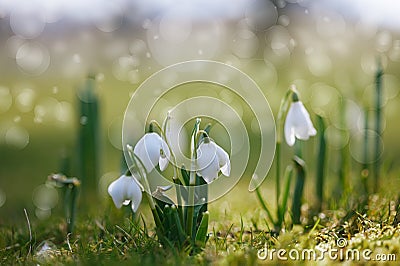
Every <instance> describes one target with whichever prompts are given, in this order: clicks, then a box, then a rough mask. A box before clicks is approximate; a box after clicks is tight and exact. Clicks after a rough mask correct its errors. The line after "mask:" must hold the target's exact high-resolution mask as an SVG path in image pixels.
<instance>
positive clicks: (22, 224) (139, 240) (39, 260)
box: [0, 184, 400, 265]
mask: <svg viewBox="0 0 400 266" xmlns="http://www.w3.org/2000/svg"><path fill="white" fill-rule="evenodd" d="M244 188H245V186H244V185H243V184H240V185H239V186H237V187H236V188H234V189H233V190H232V191H231V192H230V194H228V195H227V196H224V197H223V198H222V199H220V200H218V201H216V202H214V203H212V204H210V213H211V217H210V220H211V222H210V225H209V229H208V233H209V240H208V242H207V244H206V246H205V248H204V250H203V251H202V252H200V253H199V254H197V255H194V256H189V255H188V254H187V253H185V252H184V251H183V252H178V251H177V250H171V249H169V248H167V247H162V246H161V245H160V244H159V243H158V241H157V238H156V234H155V231H154V227H153V224H152V223H151V215H150V213H149V210H148V209H147V207H145V206H146V204H143V205H142V207H141V209H142V211H141V212H142V215H140V216H139V217H136V218H135V219H133V220H132V217H131V216H130V214H129V212H128V211H126V210H116V209H115V208H112V206H111V203H110V202H107V203H105V205H104V208H101V210H102V211H101V212H99V211H95V210H94V209H95V207H94V206H92V207H90V209H91V211H90V212H85V214H84V213H82V212H81V213H80V216H79V219H78V221H77V224H76V228H75V233H74V234H73V235H67V233H66V232H67V228H66V225H65V222H64V220H63V218H62V217H61V216H59V215H53V216H52V218H50V219H49V220H45V221H40V220H36V219H35V218H34V215H32V214H31V213H29V212H28V219H29V222H30V227H31V231H32V239H30V234H29V230H28V223H27V220H26V219H25V220H21V221H19V222H18V223H17V224H15V225H12V226H11V225H8V226H2V227H0V264H1V265H19V264H27V265H36V264H40V265H75V264H80V265H258V264H275V263H277V262H278V261H277V260H275V261H270V260H268V259H267V260H260V259H259V258H258V257H257V252H258V250H260V249H262V248H264V247H265V245H267V246H268V248H269V249H272V248H276V249H278V248H283V249H287V250H290V249H292V248H295V249H297V250H302V249H306V248H313V249H315V248H316V247H319V246H321V245H328V246H331V247H334V246H335V243H336V241H337V239H338V238H344V239H346V240H347V241H348V243H349V245H348V246H347V248H355V249H359V250H365V249H367V248H369V249H371V250H372V251H373V252H374V253H373V254H375V253H381V254H395V256H397V257H398V256H399V255H400V226H399V224H398V222H399V221H397V220H396V214H397V213H396V202H394V201H393V200H390V199H388V198H385V197H384V196H380V195H378V194H376V195H371V196H370V197H369V198H368V201H359V200H358V199H357V197H354V196H351V195H348V196H347V202H349V205H348V207H346V208H337V209H335V210H324V211H323V212H322V213H319V214H313V211H312V210H311V209H309V208H307V205H303V208H302V219H301V221H302V224H301V225H295V226H294V227H289V228H286V230H284V231H283V232H282V233H281V234H280V235H279V236H277V235H275V234H272V233H270V231H269V228H268V225H267V224H266V216H265V212H263V211H262V210H261V207H260V206H259V205H257V199H256V197H255V195H254V193H253V194H248V200H246V202H243V198H240V197H237V195H238V193H240V192H242V193H243V191H244V190H243V189H244ZM267 192H269V190H268V189H267V188H266V186H263V190H262V193H267ZM235 195H236V196H235ZM382 195H383V193H382ZM21 213H22V217H23V211H22V210H21ZM398 218H399V217H397V219H398ZM43 241H50V242H51V243H53V244H54V246H53V249H52V250H50V251H48V252H47V253H46V252H45V253H43V252H42V254H41V253H40V252H39V250H40V248H41V247H42V246H43ZM50 242H48V243H50ZM49 245H51V244H49ZM328 262H329V264H335V263H339V261H328ZM304 263H305V264H316V262H313V261H308V262H307V261H305V262H304Z"/></svg>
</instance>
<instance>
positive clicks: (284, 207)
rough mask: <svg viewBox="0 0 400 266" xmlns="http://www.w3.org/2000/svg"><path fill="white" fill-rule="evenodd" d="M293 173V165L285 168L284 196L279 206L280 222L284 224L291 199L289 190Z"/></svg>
mask: <svg viewBox="0 0 400 266" xmlns="http://www.w3.org/2000/svg"><path fill="white" fill-rule="evenodd" d="M292 174H293V167H292V166H291V165H288V166H287V167H286V170H285V175H284V179H285V184H284V190H283V196H282V203H281V206H279V209H280V217H279V223H280V224H281V225H282V223H283V222H284V219H285V213H286V210H287V202H288V199H289V191H290V184H291V183H292Z"/></svg>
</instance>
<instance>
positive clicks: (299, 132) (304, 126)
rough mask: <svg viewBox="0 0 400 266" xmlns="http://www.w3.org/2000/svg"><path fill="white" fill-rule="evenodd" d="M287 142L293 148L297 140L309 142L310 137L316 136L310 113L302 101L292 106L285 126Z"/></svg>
mask: <svg viewBox="0 0 400 266" xmlns="http://www.w3.org/2000/svg"><path fill="white" fill-rule="evenodd" d="M284 133H285V140H286V142H287V144H288V145H289V146H293V145H294V143H295V141H296V138H298V139H301V140H308V139H309V137H310V136H315V135H316V134H317V131H316V130H315V128H314V126H313V124H312V122H311V118H310V115H309V113H308V112H307V110H306V108H305V107H304V105H303V103H302V102H300V101H297V102H293V103H292V104H291V105H290V108H289V112H288V114H287V116H286V121H285V126H284Z"/></svg>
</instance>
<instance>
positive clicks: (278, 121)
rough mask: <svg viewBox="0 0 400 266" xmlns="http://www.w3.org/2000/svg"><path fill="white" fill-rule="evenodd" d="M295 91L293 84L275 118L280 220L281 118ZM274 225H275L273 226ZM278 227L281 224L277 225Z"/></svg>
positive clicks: (277, 210) (276, 171)
mask: <svg viewBox="0 0 400 266" xmlns="http://www.w3.org/2000/svg"><path fill="white" fill-rule="evenodd" d="M294 91H296V87H295V86H294V85H293V86H292V87H291V88H290V89H289V90H288V91H287V92H286V94H285V96H284V97H283V99H282V101H281V105H280V107H279V112H278V117H277V119H276V146H275V165H276V169H275V185H276V213H277V218H278V220H280V218H279V217H281V216H282V214H281V213H280V212H281V209H280V207H279V199H280V194H281V193H280V192H281V143H282V136H283V120H284V116H285V114H286V113H287V111H288V109H289V106H290V103H291V98H290V96H291V95H292V93H293V92H294ZM275 227H276V226H275ZM278 227H279V228H280V227H281V225H278Z"/></svg>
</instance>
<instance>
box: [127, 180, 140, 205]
mask: <svg viewBox="0 0 400 266" xmlns="http://www.w3.org/2000/svg"><path fill="white" fill-rule="evenodd" d="M130 182H131V183H130V184H129V186H128V189H127V190H128V191H127V197H128V198H129V199H130V200H131V207H132V210H133V212H136V211H137V210H138V208H139V205H140V202H141V201H142V190H141V189H140V186H139V185H138V184H137V182H136V181H135V180H134V178H131V181H130Z"/></svg>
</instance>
